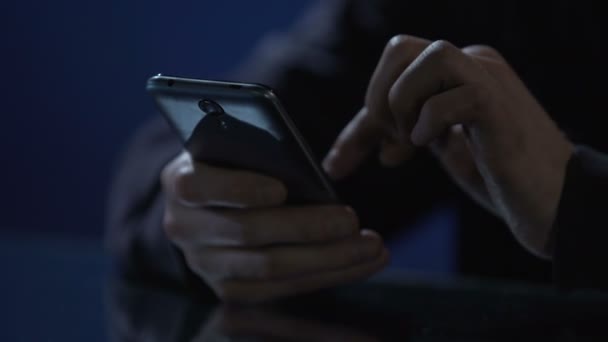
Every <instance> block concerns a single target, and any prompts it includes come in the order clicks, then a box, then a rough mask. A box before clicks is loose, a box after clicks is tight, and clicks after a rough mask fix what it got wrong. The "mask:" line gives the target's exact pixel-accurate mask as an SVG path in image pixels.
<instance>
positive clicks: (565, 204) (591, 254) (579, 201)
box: [554, 146, 608, 289]
mask: <svg viewBox="0 0 608 342" xmlns="http://www.w3.org/2000/svg"><path fill="white" fill-rule="evenodd" d="M607 214H608V155H606V154H602V153H599V152H597V151H594V150H592V149H590V148H588V147H583V146H579V147H578V148H577V150H576V152H575V154H574V156H573V157H572V159H571V160H570V162H569V164H568V170H567V174H566V180H565V184H564V190H563V192H562V200H561V203H560V206H559V209H558V215H557V219H556V222H555V227H554V229H555V236H554V239H555V240H554V244H555V245H554V248H555V250H554V269H555V279H556V282H557V284H558V285H559V286H561V287H563V288H566V289H582V288H589V289H608V248H607V243H608V215H607Z"/></svg>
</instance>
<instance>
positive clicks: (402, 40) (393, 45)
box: [386, 34, 412, 50]
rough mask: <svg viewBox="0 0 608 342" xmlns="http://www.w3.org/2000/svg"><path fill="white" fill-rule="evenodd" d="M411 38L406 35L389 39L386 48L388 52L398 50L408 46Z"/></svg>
mask: <svg viewBox="0 0 608 342" xmlns="http://www.w3.org/2000/svg"><path fill="white" fill-rule="evenodd" d="M411 39H412V37H411V36H409V35H407V34H398V35H395V36H393V37H392V38H391V39H389V41H388V43H387V44H386V48H387V49H389V50H392V49H398V48H400V47H402V46H404V45H408V43H409V42H410V41H411Z"/></svg>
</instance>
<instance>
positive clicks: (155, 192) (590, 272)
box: [107, 0, 608, 286]
mask: <svg viewBox="0 0 608 342" xmlns="http://www.w3.org/2000/svg"><path fill="white" fill-rule="evenodd" d="M534 6H536V7H534ZM594 6H597V5H596V4H594V3H592V2H591V1H577V2H576V3H575V2H573V1H572V2H569V1H539V2H530V1H527V2H523V1H521V2H520V1H457V2H456V1H396V0H395V1H389V0H376V1H368V0H350V1H347V0H344V1H320V2H319V4H318V6H316V8H314V9H313V10H312V11H311V12H310V13H308V15H307V16H305V17H304V18H303V19H302V20H301V21H300V22H298V23H297V24H296V25H295V27H294V29H293V30H292V31H290V32H289V33H287V34H284V35H282V36H273V37H270V38H267V39H266V40H265V41H264V42H263V44H261V46H260V49H259V51H258V52H257V53H256V54H254V56H252V58H251V59H250V60H249V61H248V62H247V63H245V64H244V65H242V66H241V67H240V68H239V69H238V70H237V72H235V74H234V75H233V77H231V78H232V79H235V80H239V81H251V82H257V83H263V84H267V85H269V86H271V87H272V88H274V89H275V91H276V93H277V94H278V96H279V98H280V99H281V100H282V102H283V103H284V105H285V107H286V109H287V111H288V113H290V115H291V116H292V117H293V119H294V121H295V122H296V125H297V126H298V127H299V128H300V130H301V132H302V133H303V135H304V137H305V139H307V140H308V142H309V143H310V145H311V148H312V150H313V152H314V153H315V154H316V156H317V158H318V159H322V157H323V156H324V155H325V154H326V152H327V150H328V148H329V147H330V146H331V144H332V142H333V141H334V139H335V137H336V136H337V134H338V133H339V132H340V130H341V129H342V128H343V127H344V125H345V124H346V123H347V122H348V121H349V119H350V118H351V117H352V116H353V115H354V114H355V113H356V112H357V110H358V109H359V108H360V107H361V105H362V102H363V98H364V93H365V89H366V86H367V82H368V81H369V78H370V76H371V73H372V72H373V70H374V68H375V65H376V63H377V61H378V59H379V57H380V54H381V53H382V50H383V48H384V45H385V44H386V42H387V41H388V40H389V39H390V37H391V36H393V35H395V34H399V33H406V34H411V35H415V36H419V37H424V38H427V39H431V40H435V39H445V40H448V41H450V42H452V43H454V44H455V45H457V46H466V45H470V44H478V43H483V44H486V45H491V46H493V47H495V48H496V49H497V50H498V51H500V52H501V53H503V55H504V56H505V58H506V59H507V60H508V61H509V62H510V63H511V65H512V66H513V67H514V69H515V70H516V71H517V72H518V73H519V75H520V76H521V77H522V79H523V80H524V82H525V83H526V84H527V85H528V87H529V88H530V90H531V91H532V93H533V94H534V95H535V96H537V98H538V99H539V100H540V102H541V103H542V104H543V105H544V106H545V108H546V109H547V111H548V112H549V113H550V114H551V115H552V117H553V118H554V119H555V120H556V121H557V122H558V123H559V125H560V126H561V127H562V128H563V129H564V130H565V131H566V132H567V134H568V135H569V137H570V138H571V139H572V140H573V141H574V142H577V143H585V144H588V145H590V146H593V147H594V148H596V149H598V150H602V151H608V139H606V138H605V137H604V136H603V127H602V126H601V125H597V124H595V123H596V122H597V117H598V116H597V115H599V114H600V111H603V110H605V109H604V107H603V106H601V104H603V103H604V101H603V98H602V93H601V91H600V90H602V88H603V84H602V83H601V82H602V81H603V79H602V78H603V77H602V76H604V75H606V73H605V67H604V66H603V64H602V63H603V61H601V60H600V57H602V56H606V53H605V52H606V48H605V45H604V44H602V43H600V42H601V40H600V32H602V31H601V30H600V27H599V26H600V24H603V21H604V18H603V17H602V16H601V12H599V11H598V10H597V9H595V8H593V7H594ZM319 127H322V128H323V129H319ZM180 149H181V146H180V144H179V141H178V139H177V138H176V136H175V135H174V134H173V133H172V132H171V131H170V130H169V128H168V127H167V125H166V124H165V123H164V122H162V120H161V119H157V120H154V121H153V122H152V123H150V124H148V125H147V126H146V127H145V128H143V129H142V130H141V131H140V132H139V134H138V135H137V136H136V137H135V139H134V142H133V145H132V146H131V147H130V148H129V150H128V151H127V152H126V155H125V159H124V163H123V165H122V168H121V169H120V171H119V173H118V175H117V178H116V181H115V184H114V186H113V189H112V193H111V195H110V202H109V222H108V235H107V236H108V242H109V245H110V248H111V250H112V253H113V255H114V258H115V260H116V261H117V263H118V265H119V266H120V267H121V269H122V270H123V271H124V272H125V273H127V274H129V275H131V276H133V277H154V278H156V279H159V280H161V279H162V280H166V281H168V282H175V283H183V282H184V279H185V277H186V273H187V272H184V271H185V268H184V265H183V263H182V262H181V261H180V256H179V253H177V252H176V251H175V250H174V249H173V247H172V246H171V245H170V243H169V242H168V241H167V240H166V238H165V237H164V236H163V233H162V229H161V217H162V210H163V197H162V194H161V191H160V184H159V172H160V170H161V169H162V167H163V166H164V165H165V164H166V163H167V162H168V161H169V160H170V159H171V158H172V157H174V156H175V155H176V154H177V153H178V152H179V150H180ZM607 163H608V159H606V157H604V156H602V155H600V154H595V153H592V152H587V150H580V152H579V153H577V155H576V156H575V157H574V158H573V160H572V161H571V163H570V165H569V168H568V175H567V180H566V188H565V191H564V193H563V199H562V203H561V206H560V209H559V217H558V221H557V223H556V227H557V229H556V237H555V248H556V258H555V259H556V261H555V265H554V266H555V268H556V271H555V274H556V275H557V279H558V281H559V282H561V283H563V284H567V285H571V286H578V285H581V286H588V285H590V286H594V285H595V284H606V281H605V279H606V277H607V276H608V272H606V271H604V269H603V268H602V267H599V266H598V265H600V264H602V263H604V262H605V260H608V258H607V257H608V249H606V248H601V244H602V243H603V241H605V240H606V239H602V237H604V238H605V237H606V236H607V235H608V234H607V233H606V229H603V228H602V227H606V226H608V220H605V221H604V220H602V217H600V215H601V214H600V213H601V208H602V207H608V199H607V197H608V168H607V167H606V164H607ZM591 187H593V188H594V189H595V190H596V191H595V192H594V195H598V196H599V197H598V198H600V199H601V198H602V197H603V198H604V200H603V201H602V200H599V201H598V200H596V199H595V198H592V197H591V195H590V189H591ZM337 188H338V192H339V193H340V196H341V198H342V199H343V200H344V201H345V202H346V203H348V204H350V205H352V206H353V207H354V208H355V209H356V210H357V212H358V213H359V214H360V216H361V218H362V222H363V223H364V225H367V226H369V227H371V228H373V229H376V230H378V231H380V232H381V233H383V234H384V235H385V236H387V237H388V238H390V235H391V232H393V231H395V230H396V229H397V228H402V227H403V226H407V225H408V223H411V222H413V221H414V220H415V219H417V218H419V217H420V216H421V215H424V214H426V213H428V212H429V211H430V210H431V209H432V208H433V206H434V205H436V204H437V203H445V202H448V203H452V205H454V206H456V207H457V208H458V210H459V219H458V220H459V222H458V226H459V241H458V245H459V252H458V265H459V267H460V271H461V273H462V274H465V275H478V276H492V277H500V278H509V279H519V280H530V281H541V282H543V281H550V280H551V264H550V263H548V262H544V261H540V260H538V259H536V258H535V257H533V256H531V255H530V254H529V253H528V252H526V251H525V250H524V249H523V248H522V247H521V246H520V245H519V244H518V243H517V242H516V241H515V239H514V238H513V237H512V235H511V233H510V232H509V230H508V229H507V227H506V226H505V225H504V223H502V222H501V221H500V220H498V219H496V218H495V217H493V216H492V215H490V214H487V213H485V212H484V211H483V210H482V209H481V208H479V207H478V206H477V205H475V204H474V203H473V202H472V201H470V200H469V199H468V198H467V197H466V196H465V195H464V194H463V193H461V192H460V191H459V190H458V189H456V188H455V186H454V185H452V183H451V182H450V181H449V179H448V177H446V175H445V174H444V172H443V171H442V170H441V169H440V167H439V166H438V165H437V164H436V163H435V161H434V160H433V159H432V158H431V157H430V156H429V155H427V153H426V152H420V153H418V155H417V156H416V157H415V158H414V160H413V161H410V162H407V163H405V165H403V166H401V167H398V168H394V169H385V168H382V167H380V165H378V162H377V161H376V160H375V158H371V159H370V160H369V161H368V162H367V163H366V164H365V165H364V166H363V167H362V168H361V169H360V170H359V171H358V172H357V173H356V174H355V175H353V176H352V177H349V179H347V180H346V181H343V182H341V183H340V184H338V185H337ZM393 199H399V200H393ZM581 215H582V216H581ZM580 263H583V264H584V265H580ZM601 279H604V281H603V282H602V281H601Z"/></svg>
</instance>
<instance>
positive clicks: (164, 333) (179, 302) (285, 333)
mask: <svg viewBox="0 0 608 342" xmlns="http://www.w3.org/2000/svg"><path fill="white" fill-rule="evenodd" d="M107 296H108V298H107V299H108V300H107V303H108V305H107V307H108V310H107V316H108V322H109V325H110V326H109V328H110V334H109V335H110V336H111V337H112V341H146V342H148V341H163V342H164V341H166V342H169V341H192V342H195V341H196V342H203V341H204V342H210V341H234V340H236V341H355V342H358V341H361V342H368V341H369V342H371V341H380V340H382V339H380V338H377V337H374V336H371V335H370V333H369V332H363V331H360V329H358V327H357V328H354V327H353V325H352V324H348V323H345V322H344V321H342V322H340V317H337V321H336V320H334V319H328V317H331V316H334V314H333V312H334V311H335V310H331V309H330V308H324V307H322V306H314V307H315V308H317V310H323V311H324V312H323V313H321V312H319V314H318V315H316V314H315V312H314V310H312V311H311V310H310V308H308V309H305V310H295V312H296V313H295V314H294V313H293V312H292V311H289V310H285V309H284V308H280V307H278V306H276V305H275V306H272V305H262V306H229V305H223V304H221V303H217V302H206V301H200V300H197V299H196V298H193V297H189V296H187V295H184V294H180V293H175V292H171V291H160V290H152V289H146V288H140V287H133V286H130V285H126V284H122V283H121V284H113V285H112V286H111V287H110V288H109V291H108V293H107ZM292 309H293V308H292ZM357 315H358V314H357ZM357 317H360V316H357ZM362 319H365V318H362ZM347 321H348V320H347ZM350 321H351V322H352V318H351V319H350Z"/></svg>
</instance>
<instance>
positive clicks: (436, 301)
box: [0, 237, 608, 341]
mask: <svg viewBox="0 0 608 342" xmlns="http://www.w3.org/2000/svg"><path fill="white" fill-rule="evenodd" d="M0 259H1V260H2V264H1V265H0V266H1V267H3V269H5V271H6V272H7V273H5V274H6V275H7V277H6V278H4V279H3V282H2V285H1V287H0V290H1V293H2V298H1V299H2V302H3V305H2V306H0V318H1V321H2V329H1V331H0V340H2V341H39V340H43V341H519V340H531V339H534V340H539V341H587V340H589V341H595V340H600V341H602V340H606V337H608V331H606V330H605V327H604V325H605V324H606V322H608V294H606V293H599V292H590V291H576V292H563V291H558V290H556V289H553V288H549V287H538V286H536V287H532V286H529V285H524V284H506V283H497V282H490V281H487V280H486V281H482V280H476V279H452V280H445V279H443V280H441V279H434V280H433V279H428V278H427V279H425V278H421V277H413V276H412V275H411V274H408V273H403V272H401V271H395V270H387V271H385V272H382V273H381V274H379V275H377V276H375V277H373V278H371V279H369V280H367V281H365V282H359V283H355V284H351V285H348V286H342V287H339V288H334V289H329V290H324V291H319V292H316V293H312V294H307V295H303V296H298V297H293V298H289V299H285V300H281V301H276V302H272V303H266V304H263V305H243V306H237V305H227V304H222V303H219V302H218V301H217V300H214V299H212V298H209V297H205V296H202V295H198V294H197V293H186V292H180V291H177V290H171V289H163V288H159V287H158V286H157V284H153V283H145V282H137V283H134V282H132V281H127V280H125V279H120V278H119V277H116V276H115V275H113V274H112V272H111V270H110V269H109V267H108V263H107V262H106V260H105V257H104V255H103V249H102V248H101V243H100V242H97V241H72V240H65V239H36V240H32V239H19V238H17V239H15V238H5V237H2V238H0Z"/></svg>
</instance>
